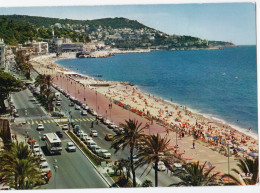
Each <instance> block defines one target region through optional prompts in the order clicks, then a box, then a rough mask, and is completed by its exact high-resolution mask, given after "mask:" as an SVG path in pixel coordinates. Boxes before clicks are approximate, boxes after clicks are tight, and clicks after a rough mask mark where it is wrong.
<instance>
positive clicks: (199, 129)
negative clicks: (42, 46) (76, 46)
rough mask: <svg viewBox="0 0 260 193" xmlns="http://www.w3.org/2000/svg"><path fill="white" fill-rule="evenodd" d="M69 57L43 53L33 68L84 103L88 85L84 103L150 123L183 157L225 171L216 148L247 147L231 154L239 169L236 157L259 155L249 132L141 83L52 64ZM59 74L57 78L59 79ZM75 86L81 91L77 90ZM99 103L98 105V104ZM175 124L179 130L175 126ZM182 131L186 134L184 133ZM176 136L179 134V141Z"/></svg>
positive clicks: (100, 111)
mask: <svg viewBox="0 0 260 193" xmlns="http://www.w3.org/2000/svg"><path fill="white" fill-rule="evenodd" d="M71 56H72V55H71ZM68 58H70V57H67V56H66V57H65V56H63V57H60V58H53V57H51V55H48V56H40V57H37V58H34V59H33V60H34V68H35V69H37V71H39V72H40V73H47V74H51V75H52V76H53V77H55V78H54V84H56V85H57V86H59V87H60V88H62V89H64V90H67V92H69V93H70V95H71V96H74V97H75V98H77V99H79V100H81V101H82V102H83V98H84V95H85V93H84V92H85V88H86V96H87V100H86V101H87V102H85V103H87V104H88V105H89V106H90V107H91V108H93V109H94V110H95V111H97V112H98V114H101V115H102V116H104V117H106V118H108V119H109V120H110V121H112V122H114V123H115V124H117V125H118V124H119V123H122V122H123V121H124V120H125V119H128V117H129V118H131V119H136V120H138V122H142V123H143V126H145V125H147V124H149V131H148V130H147V129H145V133H146V134H156V133H159V134H160V135H161V136H162V137H164V136H165V137H168V138H169V139H171V141H170V144H171V146H175V142H176V144H177V142H178V145H179V146H178V147H179V151H184V152H185V155H184V156H192V157H193V158H194V160H199V161H201V162H204V161H208V162H211V163H212V165H214V166H216V168H217V169H218V170H220V171H221V172H223V173H225V172H227V162H226V161H225V159H226V155H224V154H222V153H223V152H222V153H221V152H220V150H217V151H216V149H219V148H220V147H223V146H225V144H226V143H231V141H232V140H233V141H235V142H236V143H235V144H234V143H233V148H239V149H241V148H242V149H244V151H243V152H241V151H239V152H238V153H237V154H236V155H235V154H234V155H232V157H231V156H230V157H229V158H230V160H231V161H230V164H231V165H230V168H236V163H237V159H239V158H242V157H244V156H249V155H248V154H249V152H252V151H256V152H257V155H258V139H255V138H254V137H251V136H248V133H246V134H245V133H242V132H241V131H239V130H237V129H235V128H231V126H230V125H227V124H222V123H217V122H216V121H215V120H212V119H209V118H207V117H205V116H203V115H201V114H199V113H197V112H195V113H194V112H192V109H189V108H187V107H185V106H183V105H179V104H175V103H172V102H171V101H168V100H164V99H161V97H156V96H155V97H154V96H152V95H151V94H149V93H146V92H144V91H142V90H140V89H139V87H138V85H135V86H130V85H126V84H124V83H122V82H120V81H103V80H100V79H97V78H94V77H91V76H88V75H84V74H81V75H80V73H77V72H74V71H72V70H70V69H66V68H64V67H61V66H59V65H58V64H57V63H53V62H54V61H55V62H56V61H57V60H60V59H68ZM73 58H75V57H73ZM47 66H52V68H51V69H49V68H47ZM56 77H58V78H57V79H56ZM59 77H60V78H59ZM66 79H67V80H68V79H69V83H70V82H71V86H70V87H68V82H67V89H66V88H64V87H66ZM62 80H63V83H62ZM64 80H65V83H64ZM73 82H74V83H73ZM92 83H96V84H104V83H109V86H105V87H99V86H91V84H92ZM74 85H75V86H74ZM84 85H85V86H86V87H84ZM76 88H77V90H78V92H76ZM96 92H97V94H96ZM97 98H98V99H97ZM96 100H98V103H96ZM109 101H110V102H109ZM112 101H113V102H112ZM114 101H120V102H121V103H122V104H128V105H130V106H131V109H132V110H133V109H135V111H132V110H126V109H124V108H122V106H119V105H118V104H116V103H114ZM111 102H112V104H113V109H112V113H111V110H108V109H107V107H108V104H109V103H111ZM97 104H98V105H99V106H96V105H97ZM109 111H110V112H109ZM148 112H149V116H148ZM138 113H141V114H142V116H139V115H138ZM111 114H112V115H111ZM149 117H150V118H149ZM147 118H149V119H151V118H152V119H151V120H152V121H149V120H148V119H147ZM150 122H151V123H150ZM176 126H177V128H178V132H176V130H175V129H174V128H175V127H176ZM183 132H184V134H185V137H182V136H181V135H182V134H183ZM194 133H195V134H196V135H198V138H197V139H195V140H196V150H195V148H192V146H191V144H192V142H193V141H194V136H193V135H194ZM199 134H200V135H199ZM177 135H178V136H179V137H178V140H177ZM210 136H219V137H220V139H219V141H215V140H213V138H212V137H210ZM231 145H232V143H231ZM182 160H183V161H184V162H185V159H184V157H182Z"/></svg>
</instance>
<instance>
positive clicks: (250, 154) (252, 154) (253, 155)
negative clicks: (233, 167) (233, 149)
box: [248, 152, 257, 157]
mask: <svg viewBox="0 0 260 193" xmlns="http://www.w3.org/2000/svg"><path fill="white" fill-rule="evenodd" d="M248 155H249V156H251V157H257V155H256V154H254V153H253V152H250V153H249V154H248Z"/></svg>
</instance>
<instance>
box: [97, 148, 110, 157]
mask: <svg viewBox="0 0 260 193" xmlns="http://www.w3.org/2000/svg"><path fill="white" fill-rule="evenodd" d="M98 156H100V157H103V158H105V159H109V158H110V157H111V153H109V152H108V151H107V150H106V149H101V150H100V151H99V152H98Z"/></svg>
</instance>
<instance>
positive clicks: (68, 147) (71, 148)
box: [67, 142, 76, 152]
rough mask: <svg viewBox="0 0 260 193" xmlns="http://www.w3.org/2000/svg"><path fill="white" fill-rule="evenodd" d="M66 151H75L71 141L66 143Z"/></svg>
mask: <svg viewBox="0 0 260 193" xmlns="http://www.w3.org/2000/svg"><path fill="white" fill-rule="evenodd" d="M67 151H69V152H74V151H76V146H75V145H74V143H73V142H68V143H67Z"/></svg>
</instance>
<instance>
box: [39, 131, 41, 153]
mask: <svg viewBox="0 0 260 193" xmlns="http://www.w3.org/2000/svg"><path fill="white" fill-rule="evenodd" d="M39 147H40V149H41V132H40V131H39Z"/></svg>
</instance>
